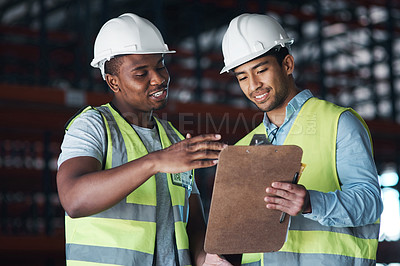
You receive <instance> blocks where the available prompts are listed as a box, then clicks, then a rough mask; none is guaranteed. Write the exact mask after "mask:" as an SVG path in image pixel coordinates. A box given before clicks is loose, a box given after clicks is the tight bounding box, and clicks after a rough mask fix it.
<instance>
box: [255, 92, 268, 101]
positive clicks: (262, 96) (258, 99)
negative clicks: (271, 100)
mask: <svg viewBox="0 0 400 266" xmlns="http://www.w3.org/2000/svg"><path fill="white" fill-rule="evenodd" d="M268 95H269V92H265V93H263V94H260V95H256V96H254V99H255V101H256V102H262V101H264V100H265V99H266V98H267V96H268Z"/></svg>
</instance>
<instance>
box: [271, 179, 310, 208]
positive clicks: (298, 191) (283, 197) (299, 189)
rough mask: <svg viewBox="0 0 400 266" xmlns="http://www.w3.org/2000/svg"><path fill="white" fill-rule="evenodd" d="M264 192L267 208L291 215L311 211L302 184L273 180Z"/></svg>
mask: <svg viewBox="0 0 400 266" xmlns="http://www.w3.org/2000/svg"><path fill="white" fill-rule="evenodd" d="M266 192H267V196H266V197H265V198H264V201H265V202H266V203H267V208H268V209H272V210H280V211H283V212H286V213H287V214H289V215H291V216H296V215H298V214H300V213H310V212H311V204H310V195H309V193H308V191H307V189H306V188H305V187H304V186H302V185H297V184H291V183H286V182H274V183H272V185H271V187H267V189H266Z"/></svg>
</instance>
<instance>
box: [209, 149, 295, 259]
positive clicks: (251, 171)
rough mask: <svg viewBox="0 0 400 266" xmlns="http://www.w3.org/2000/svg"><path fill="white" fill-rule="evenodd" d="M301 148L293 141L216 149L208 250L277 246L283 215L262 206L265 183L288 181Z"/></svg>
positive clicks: (271, 248) (267, 249) (220, 251)
mask: <svg viewBox="0 0 400 266" xmlns="http://www.w3.org/2000/svg"><path fill="white" fill-rule="evenodd" d="M302 154H303V151H302V149H301V148H300V147H298V146H295V145H283V146H275V145H261V146H228V147H226V148H225V149H223V150H222V151H221V153H220V155H219V162H218V166H217V171H216V177H215V181H214V188H213V194H212V199H211V206H210V212H209V219H208V226H207V232H206V239H205V245H204V248H205V251H206V252H208V253H212V254H241V253H256V252H273V251H278V250H279V249H280V248H281V247H282V246H283V244H284V242H285V239H286V233H287V226H288V221H289V215H287V217H286V219H285V220H284V221H283V222H282V223H280V222H279V219H280V216H281V212H280V211H277V210H269V209H267V208H266V206H265V205H266V204H265V202H264V197H265V196H266V192H265V189H266V187H267V186H270V185H271V183H272V182H273V181H287V182H291V181H292V179H293V176H294V175H295V173H298V172H299V171H300V168H301V157H302Z"/></svg>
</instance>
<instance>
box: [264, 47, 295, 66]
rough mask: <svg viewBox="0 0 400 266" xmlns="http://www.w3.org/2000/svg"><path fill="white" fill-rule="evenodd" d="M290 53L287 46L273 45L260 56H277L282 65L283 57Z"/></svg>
mask: <svg viewBox="0 0 400 266" xmlns="http://www.w3.org/2000/svg"><path fill="white" fill-rule="evenodd" d="M288 54H289V49H288V48H286V47H282V46H280V45H278V46H275V47H273V48H272V49H270V50H269V51H268V52H266V53H265V54H262V55H261V56H260V57H264V56H268V55H271V56H273V57H275V59H276V61H278V64H279V65H282V62H283V59H285V57H286V56H287V55H288Z"/></svg>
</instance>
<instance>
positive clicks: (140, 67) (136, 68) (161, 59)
mask: <svg viewBox="0 0 400 266" xmlns="http://www.w3.org/2000/svg"><path fill="white" fill-rule="evenodd" d="M163 61H164V57H161V58H160V60H158V61H157V64H156V65H158V64H160V63H161V62H163ZM148 67H149V66H148V65H143V66H138V67H135V68H133V69H132V70H131V72H133V71H137V70H141V69H146V68H148Z"/></svg>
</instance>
